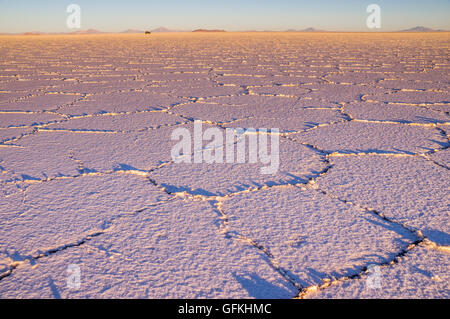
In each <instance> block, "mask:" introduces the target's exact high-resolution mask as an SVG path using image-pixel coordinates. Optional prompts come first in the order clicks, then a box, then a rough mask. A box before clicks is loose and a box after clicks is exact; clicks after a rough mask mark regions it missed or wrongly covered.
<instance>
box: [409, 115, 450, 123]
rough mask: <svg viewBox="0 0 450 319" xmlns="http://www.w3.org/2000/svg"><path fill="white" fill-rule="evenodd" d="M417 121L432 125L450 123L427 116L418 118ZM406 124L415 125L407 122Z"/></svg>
mask: <svg viewBox="0 0 450 319" xmlns="http://www.w3.org/2000/svg"><path fill="white" fill-rule="evenodd" d="M416 118H417V119H419V120H422V121H424V123H432V124H440V123H445V122H448V121H443V120H437V119H434V118H432V117H425V116H416ZM405 123H413V122H411V121H405Z"/></svg>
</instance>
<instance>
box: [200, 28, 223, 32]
mask: <svg viewBox="0 0 450 319" xmlns="http://www.w3.org/2000/svg"><path fill="white" fill-rule="evenodd" d="M192 32H226V31H225V30H208V29H197V30H194V31H192Z"/></svg>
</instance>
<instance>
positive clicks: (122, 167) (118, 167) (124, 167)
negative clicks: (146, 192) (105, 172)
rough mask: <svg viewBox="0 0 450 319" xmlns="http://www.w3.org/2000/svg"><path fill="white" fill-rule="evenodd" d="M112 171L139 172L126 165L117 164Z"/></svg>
mask: <svg viewBox="0 0 450 319" xmlns="http://www.w3.org/2000/svg"><path fill="white" fill-rule="evenodd" d="M114 171H139V169H137V168H136V167H133V166H131V165H128V164H123V163H119V164H117V165H116V166H115V167H114Z"/></svg>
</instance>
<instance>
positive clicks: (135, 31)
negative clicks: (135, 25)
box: [122, 29, 144, 33]
mask: <svg viewBox="0 0 450 319" xmlns="http://www.w3.org/2000/svg"><path fill="white" fill-rule="evenodd" d="M122 33H144V31H141V30H135V29H128V30H125V31H122Z"/></svg>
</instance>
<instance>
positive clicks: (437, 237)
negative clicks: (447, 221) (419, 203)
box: [423, 228, 450, 246]
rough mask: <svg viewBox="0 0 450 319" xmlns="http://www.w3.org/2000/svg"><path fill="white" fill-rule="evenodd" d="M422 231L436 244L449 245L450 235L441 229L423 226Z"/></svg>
mask: <svg viewBox="0 0 450 319" xmlns="http://www.w3.org/2000/svg"><path fill="white" fill-rule="evenodd" d="M423 233H424V235H425V236H427V237H428V239H429V240H431V241H433V242H435V243H436V244H438V245H444V246H448V245H450V235H449V234H447V233H445V232H443V231H440V230H436V229H432V228H425V229H424V230H423Z"/></svg>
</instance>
